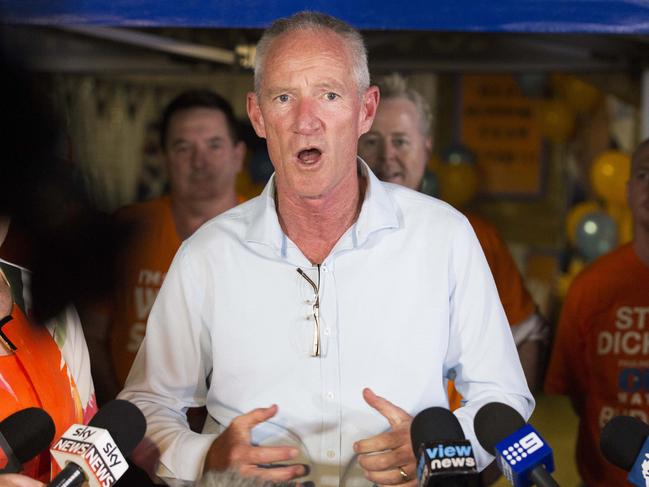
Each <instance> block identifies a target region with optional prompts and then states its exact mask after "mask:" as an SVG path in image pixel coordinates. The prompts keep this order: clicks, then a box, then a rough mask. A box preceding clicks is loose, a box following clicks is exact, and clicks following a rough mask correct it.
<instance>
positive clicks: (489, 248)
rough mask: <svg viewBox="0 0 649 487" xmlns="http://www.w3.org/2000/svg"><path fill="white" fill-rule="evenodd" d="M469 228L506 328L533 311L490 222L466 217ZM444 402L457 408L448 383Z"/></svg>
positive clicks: (457, 398)
mask: <svg viewBox="0 0 649 487" xmlns="http://www.w3.org/2000/svg"><path fill="white" fill-rule="evenodd" d="M466 217H467V219H468V220H469V223H471V226H472V227H473V231H474V232H475V234H476V236H477V237H478V240H479V241H480V246H481V247H482V251H483V252H484V254H485V257H486V259H487V263H488V264H489V269H490V270H491V274H492V275H493V278H494V281H495V282H496V287H497V288H498V296H499V297H500V302H501V303H502V305H503V308H504V310H505V314H506V315H507V321H508V322H509V325H510V326H513V325H516V324H518V323H520V322H521V321H523V320H525V319H526V318H528V317H529V316H530V315H531V314H532V313H533V312H534V309H535V308H536V305H535V304H534V301H533V300H532V297H531V296H530V294H529V292H528V291H527V289H525V284H524V283H523V278H522V277H521V274H520V272H518V268H517V267H516V263H515V262H514V259H513V258H512V256H511V254H510V253H509V250H508V248H507V244H505V242H504V241H503V239H502V238H501V237H500V235H499V233H498V230H496V227H494V226H493V225H492V224H491V223H489V222H487V221H486V220H483V219H482V218H479V217H477V216H475V215H470V214H467V215H466ZM448 399H449V407H450V409H451V411H454V410H455V409H457V408H459V407H460V406H461V401H462V396H461V395H460V393H459V392H457V391H456V390H455V386H454V385H453V382H452V381H449V383H448Z"/></svg>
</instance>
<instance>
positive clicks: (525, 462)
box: [473, 402, 559, 487]
mask: <svg viewBox="0 0 649 487" xmlns="http://www.w3.org/2000/svg"><path fill="white" fill-rule="evenodd" d="M473 425H474V429H475V434H476V436H477V438H478V441H479V442H480V445H482V448H484V449H485V450H487V451H488V452H489V453H491V454H492V455H494V456H495V457H496V462H497V463H498V467H499V468H500V470H501V471H502V472H503V475H504V476H505V478H507V480H508V481H509V482H510V483H511V484H512V485H513V486H514V487H528V486H530V485H538V486H539V487H559V484H557V483H556V482H555V480H554V479H553V478H552V476H551V475H550V473H551V472H553V471H554V461H553V459H552V450H551V449H550V447H549V446H548V445H547V443H546V442H545V441H544V440H543V438H541V436H540V435H539V434H538V433H537V432H536V430H535V429H534V428H532V426H531V425H529V424H527V423H525V420H524V419H523V417H522V416H521V415H520V414H518V412H517V411H516V410H515V409H514V408H512V407H511V406H508V405H507V404H502V403H499V402H491V403H489V404H485V405H484V406H483V407H482V408H481V409H480V410H479V411H478V413H477V414H476V415H475V418H474V420H473Z"/></svg>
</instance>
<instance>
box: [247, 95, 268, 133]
mask: <svg viewBox="0 0 649 487" xmlns="http://www.w3.org/2000/svg"><path fill="white" fill-rule="evenodd" d="M246 109H247V111H248V118H250V123H252V128H254V129H255V133H256V134H257V135H258V136H259V137H261V138H262V139H265V138H266V127H265V125H264V116H263V115H262V113H261V108H260V107H259V102H258V100H257V95H256V94H255V93H253V92H250V93H248V95H247V97H246Z"/></svg>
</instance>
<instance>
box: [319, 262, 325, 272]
mask: <svg viewBox="0 0 649 487" xmlns="http://www.w3.org/2000/svg"><path fill="white" fill-rule="evenodd" d="M320 269H322V272H327V264H322V265H321V266H320Z"/></svg>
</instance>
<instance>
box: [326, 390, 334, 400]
mask: <svg viewBox="0 0 649 487" xmlns="http://www.w3.org/2000/svg"><path fill="white" fill-rule="evenodd" d="M333 398H334V393H333V392H331V391H329V392H327V399H333Z"/></svg>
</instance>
